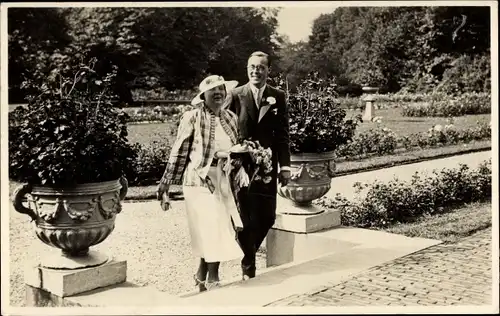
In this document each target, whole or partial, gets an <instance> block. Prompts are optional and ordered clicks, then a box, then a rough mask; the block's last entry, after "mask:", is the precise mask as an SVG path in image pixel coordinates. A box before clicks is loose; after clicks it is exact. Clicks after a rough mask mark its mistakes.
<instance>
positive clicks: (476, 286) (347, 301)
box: [267, 228, 492, 306]
mask: <svg viewBox="0 0 500 316" xmlns="http://www.w3.org/2000/svg"><path fill="white" fill-rule="evenodd" d="M491 278H492V272H491V228H490V229H486V230H483V231H480V232H478V233H476V234H474V235H472V236H469V237H467V238H464V239H462V240H461V241H460V242H458V243H454V244H440V245H437V246H433V247H430V248H427V249H424V250H422V251H419V252H416V253H414V254H411V255H408V256H405V257H402V258H399V259H396V260H394V261H391V262H389V263H386V264H383V265H380V266H376V267H374V268H372V269H370V270H368V271H365V272H363V273H361V274H359V275H356V276H355V277H353V278H352V279H349V280H348V281H346V282H344V283H341V284H337V285H326V286H324V287H322V288H321V289H317V290H314V291H311V292H309V293H305V294H301V295H294V296H290V297H287V298H285V299H282V300H279V301H276V302H273V303H271V304H269V305H267V306H361V305H371V306H376V305H379V306H380V305H384V306H387V305H397V306H408V305H409V306H411V305H413V306H416V305H425V306H432V305H435V306H436V305H439V306H443V305H483V304H491V298H492V297H491V295H492V293H491V291H492V289H491V285H492V284H491Z"/></svg>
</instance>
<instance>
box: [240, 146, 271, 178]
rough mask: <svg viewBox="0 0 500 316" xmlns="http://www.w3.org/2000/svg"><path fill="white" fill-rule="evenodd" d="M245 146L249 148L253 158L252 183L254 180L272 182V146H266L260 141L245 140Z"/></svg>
mask: <svg viewBox="0 0 500 316" xmlns="http://www.w3.org/2000/svg"><path fill="white" fill-rule="evenodd" d="M243 146H246V147H247V148H248V153H249V154H250V158H251V159H252V167H253V168H251V169H252V170H253V172H252V177H251V178H250V183H252V181H254V180H255V181H262V182H264V183H266V184H267V183H269V182H271V179H272V178H271V176H270V173H271V171H273V165H272V161H271V159H272V155H273V154H272V152H271V148H264V147H262V146H261V145H260V144H259V141H255V142H253V141H251V140H244V141H243Z"/></svg>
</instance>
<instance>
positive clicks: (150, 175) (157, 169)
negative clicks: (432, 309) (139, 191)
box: [127, 141, 171, 186]
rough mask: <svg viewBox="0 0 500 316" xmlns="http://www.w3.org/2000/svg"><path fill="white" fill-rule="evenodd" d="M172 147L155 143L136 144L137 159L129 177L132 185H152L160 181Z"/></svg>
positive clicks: (163, 143) (162, 143) (164, 143)
mask: <svg viewBox="0 0 500 316" xmlns="http://www.w3.org/2000/svg"><path fill="white" fill-rule="evenodd" d="M170 150H171V145H170V144H169V143H167V142H166V141H165V142H158V141H153V142H152V143H150V144H144V145H143V144H139V143H135V144H134V151H135V152H136V155H137V158H136V160H135V161H134V163H133V167H132V170H131V171H130V173H129V174H128V175H127V179H128V180H129V182H130V185H136V186H139V185H151V184H156V182H157V181H159V180H160V178H161V176H162V175H163V172H164V171H165V167H166V165H167V161H168V158H169V155H170Z"/></svg>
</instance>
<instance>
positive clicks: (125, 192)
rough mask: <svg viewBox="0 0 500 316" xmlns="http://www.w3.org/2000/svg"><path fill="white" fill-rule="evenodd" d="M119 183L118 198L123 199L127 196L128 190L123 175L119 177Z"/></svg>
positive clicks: (126, 181)
mask: <svg viewBox="0 0 500 316" xmlns="http://www.w3.org/2000/svg"><path fill="white" fill-rule="evenodd" d="M120 184H121V185H122V188H121V189H120V200H123V199H125V196H127V191H128V180H127V178H125V177H121V178H120Z"/></svg>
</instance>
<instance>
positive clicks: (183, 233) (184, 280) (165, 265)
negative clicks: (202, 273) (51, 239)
mask: <svg viewBox="0 0 500 316" xmlns="http://www.w3.org/2000/svg"><path fill="white" fill-rule="evenodd" d="M172 206H173V209H172V210H171V211H169V212H163V211H162V210H161V208H160V206H159V203H158V202H143V203H124V204H123V211H122V213H120V214H119V215H118V216H117V219H116V226H115V230H114V231H113V232H112V233H111V235H110V236H109V237H108V238H107V239H106V240H105V241H104V242H102V243H101V244H99V245H97V246H95V247H92V249H94V250H97V251H101V252H104V253H106V254H108V255H111V256H114V257H115V258H119V259H122V260H127V265H128V268H127V280H128V281H131V282H134V283H136V284H140V285H150V286H154V287H156V288H157V289H158V290H160V291H164V292H168V293H171V294H179V293H184V292H188V291H192V290H195V287H194V282H193V279H192V275H193V273H194V272H195V271H196V269H197V259H196V258H194V257H193V256H192V253H191V246H190V239H189V231H188V227H187V219H186V216H185V210H184V201H175V202H173V204H172ZM9 231H10V234H9V235H10V303H11V305H12V306H24V295H25V294H24V293H25V292H24V271H23V269H24V265H25V264H27V263H29V262H36V261H37V260H38V259H39V258H40V256H41V255H43V254H44V253H47V252H48V251H54V250H52V248H51V247H49V246H46V245H45V244H43V243H42V242H41V241H39V240H38V239H37V237H36V236H35V234H34V231H33V227H32V226H31V223H30V218H29V217H28V216H26V215H22V214H19V213H17V212H16V211H15V210H14V209H13V208H12V207H11V208H10V229H9ZM56 251H57V250H56ZM264 267H265V257H264V256H263V255H260V256H259V257H258V262H257V271H258V270H259V269H263V268H264ZM220 272H221V275H220V276H221V279H226V280H227V279H232V278H237V277H239V276H240V273H241V270H240V263H239V260H234V261H231V262H225V263H222V264H221V269H220Z"/></svg>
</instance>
